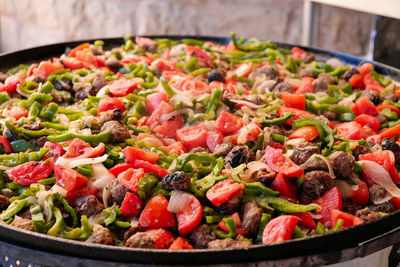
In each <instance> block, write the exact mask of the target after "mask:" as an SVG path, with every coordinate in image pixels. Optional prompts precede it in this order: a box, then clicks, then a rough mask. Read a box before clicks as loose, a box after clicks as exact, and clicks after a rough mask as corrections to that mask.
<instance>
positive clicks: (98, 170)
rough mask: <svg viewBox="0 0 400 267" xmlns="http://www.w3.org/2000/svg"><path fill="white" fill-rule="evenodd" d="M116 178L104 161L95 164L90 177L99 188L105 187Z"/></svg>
mask: <svg viewBox="0 0 400 267" xmlns="http://www.w3.org/2000/svg"><path fill="white" fill-rule="evenodd" d="M114 179H115V176H114V175H112V174H111V173H110V172H109V171H108V170H107V168H106V167H104V165H103V164H102V163H97V164H94V165H93V176H92V178H91V179H90V182H91V183H92V185H93V186H94V187H96V188H98V189H103V188H104V187H105V186H106V185H107V184H108V183H110V182H111V181H112V180H114Z"/></svg>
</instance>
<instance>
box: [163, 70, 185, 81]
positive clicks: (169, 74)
mask: <svg viewBox="0 0 400 267" xmlns="http://www.w3.org/2000/svg"><path fill="white" fill-rule="evenodd" d="M162 76H163V77H164V78H165V79H166V80H167V81H170V80H172V79H176V78H178V79H179V78H180V77H187V75H186V74H185V73H183V72H182V71H181V70H172V71H167V70H165V71H163V72H162Z"/></svg>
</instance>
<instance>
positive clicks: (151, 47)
mask: <svg viewBox="0 0 400 267" xmlns="http://www.w3.org/2000/svg"><path fill="white" fill-rule="evenodd" d="M138 46H139V47H140V48H142V49H143V50H145V51H147V52H151V53H153V52H155V51H156V50H157V48H158V43H157V42H156V41H153V40H152V41H151V42H143V43H140V44H138Z"/></svg>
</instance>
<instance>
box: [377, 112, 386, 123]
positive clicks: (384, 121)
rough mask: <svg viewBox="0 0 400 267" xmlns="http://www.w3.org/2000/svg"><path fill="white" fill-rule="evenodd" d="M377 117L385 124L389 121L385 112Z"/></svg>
mask: <svg viewBox="0 0 400 267" xmlns="http://www.w3.org/2000/svg"><path fill="white" fill-rule="evenodd" d="M376 118H377V119H378V120H379V122H380V124H384V123H386V122H388V120H387V118H386V116H385V115H383V114H378V115H376Z"/></svg>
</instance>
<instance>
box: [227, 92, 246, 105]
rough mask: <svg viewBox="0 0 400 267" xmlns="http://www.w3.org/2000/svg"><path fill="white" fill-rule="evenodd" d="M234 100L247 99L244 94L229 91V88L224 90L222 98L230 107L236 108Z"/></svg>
mask: <svg viewBox="0 0 400 267" xmlns="http://www.w3.org/2000/svg"><path fill="white" fill-rule="evenodd" d="M232 100H246V99H245V98H244V97H243V96H241V95H237V94H234V93H231V92H229V91H228V90H224V92H223V93H222V98H221V101H222V102H224V103H225V105H227V106H228V107H229V108H231V109H232V108H234V107H235V106H236V103H235V102H232Z"/></svg>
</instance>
